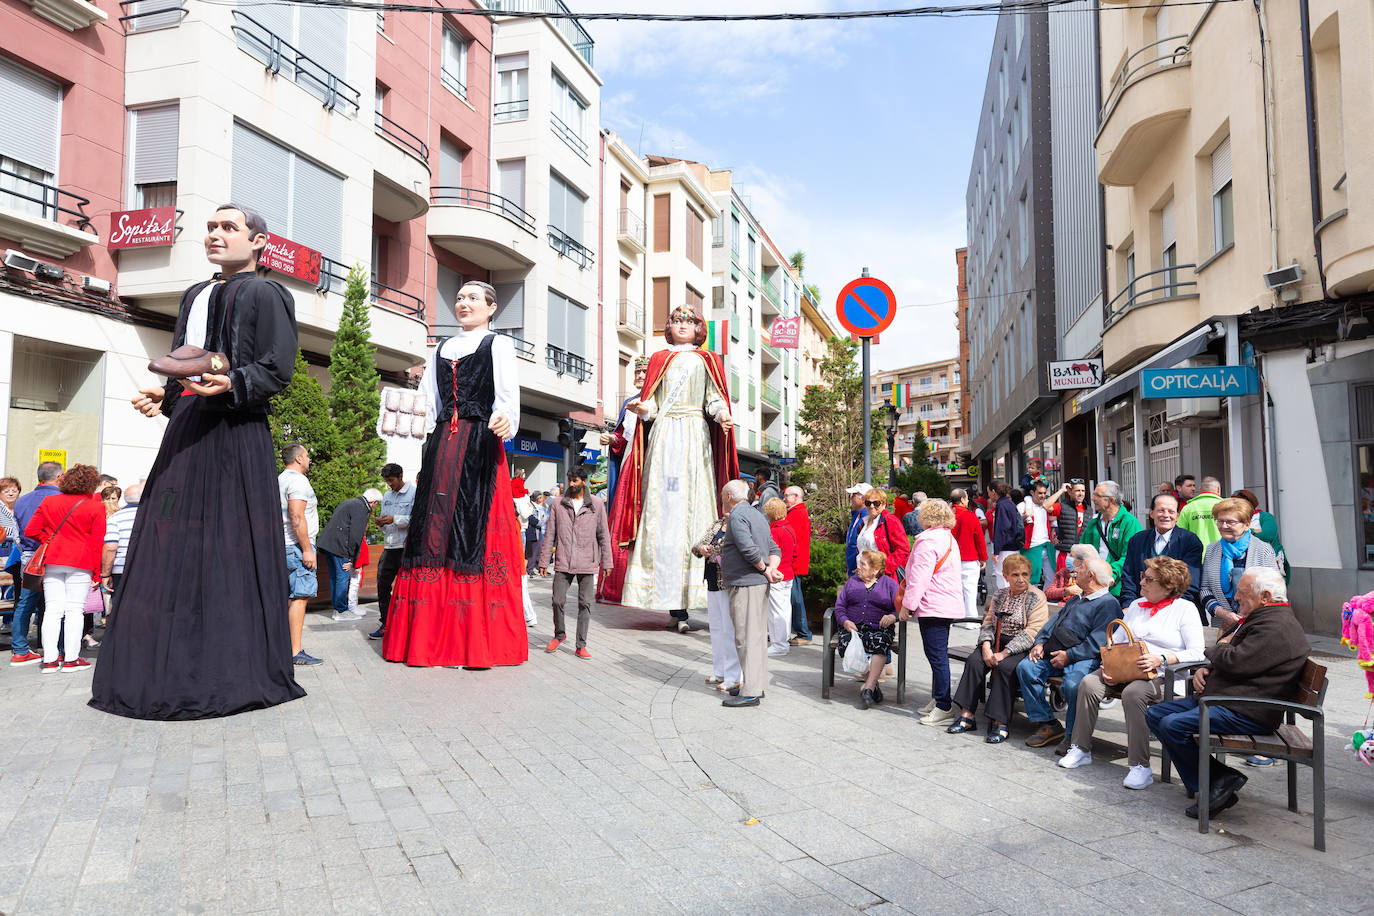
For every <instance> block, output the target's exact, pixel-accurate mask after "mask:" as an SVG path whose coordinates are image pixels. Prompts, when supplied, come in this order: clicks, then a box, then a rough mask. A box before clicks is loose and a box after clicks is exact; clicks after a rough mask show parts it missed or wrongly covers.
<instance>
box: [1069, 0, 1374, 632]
mask: <svg viewBox="0 0 1374 916" xmlns="http://www.w3.org/2000/svg"><path fill="white" fill-rule="evenodd" d="M1260 16H1263V17H1264V18H1263V19H1261V18H1259V17H1260ZM1100 29H1101V43H1102V44H1101V61H1102V69H1101V74H1100V76H1101V95H1102V105H1101V110H1100V112H1099V121H1100V126H1099V129H1098V135H1097V142H1096V157H1097V170H1098V176H1099V177H1100V179H1101V181H1102V183H1103V184H1104V185H1105V186H1106V200H1105V206H1106V241H1107V243H1108V245H1109V246H1110V249H1111V250H1110V252H1109V256H1108V259H1107V280H1108V286H1107V288H1108V290H1109V291H1110V296H1109V297H1108V300H1107V302H1106V305H1105V307H1104V314H1103V319H1104V329H1103V331H1102V334H1101V339H1102V355H1103V358H1104V362H1105V368H1106V371H1107V374H1108V376H1109V377H1108V380H1107V382H1106V384H1105V385H1103V386H1102V387H1101V388H1099V389H1097V390H1096V391H1093V392H1091V393H1086V394H1085V395H1084V396H1082V397H1080V398H1079V404H1080V407H1081V408H1082V409H1083V410H1087V411H1093V412H1095V413H1096V414H1097V417H1098V420H1097V426H1098V428H1099V429H1100V431H1101V440H1102V441H1101V445H1102V448H1101V467H1100V473H1102V474H1104V475H1107V476H1112V477H1116V478H1118V479H1120V480H1121V481H1122V482H1123V484H1124V486H1125V487H1126V490H1127V493H1128V496H1133V497H1134V499H1135V500H1136V501H1137V503H1138V504H1143V503H1144V501H1145V500H1146V499H1147V497H1148V495H1149V494H1150V493H1151V492H1152V491H1153V490H1154V488H1155V486H1156V484H1158V483H1160V482H1162V481H1164V480H1171V479H1172V478H1173V476H1174V475H1175V474H1176V473H1178V472H1180V471H1185V472H1189V473H1193V474H1198V475H1202V474H1209V475H1212V476H1216V477H1218V478H1219V479H1220V480H1221V481H1222V485H1223V489H1224V490H1225V491H1226V492H1228V493H1229V492H1231V491H1233V490H1235V489H1238V488H1241V487H1245V488H1248V489H1250V490H1252V491H1254V492H1255V493H1256V494H1258V495H1259V496H1260V502H1261V505H1262V507H1263V508H1265V509H1267V510H1269V511H1271V512H1273V513H1274V514H1275V515H1276V517H1277V518H1278V519H1279V522H1280V526H1281V529H1282V533H1283V536H1284V538H1285V542H1284V543H1285V547H1286V548H1287V559H1288V562H1289V563H1290V564H1291V566H1292V568H1293V576H1292V582H1291V585H1290V592H1289V594H1290V598H1291V599H1292V602H1293V607H1294V610H1295V612H1296V613H1297V614H1298V616H1299V618H1300V619H1301V620H1302V621H1303V623H1304V625H1306V626H1307V627H1308V628H1310V629H1316V630H1321V631H1326V632H1334V631H1335V629H1336V628H1337V626H1338V618H1339V609H1340V606H1341V604H1342V602H1343V601H1344V600H1345V599H1347V598H1348V597H1349V596H1350V595H1352V594H1355V593H1358V592H1363V591H1367V590H1369V589H1370V588H1371V587H1374V509H1371V506H1374V500H1372V499H1371V497H1370V494H1371V492H1374V491H1372V490H1371V487H1372V486H1374V341H1371V340H1370V339H1368V338H1369V320H1370V311H1371V309H1370V297H1369V293H1370V292H1371V291H1374V157H1371V155H1370V153H1369V152H1368V149H1367V148H1368V144H1367V143H1364V142H1363V141H1364V140H1366V139H1367V138H1368V137H1370V136H1371V134H1374V106H1371V102H1372V101H1374V79H1372V78H1371V77H1370V75H1369V73H1368V72H1367V68H1363V69H1362V68H1361V67H1360V66H1359V65H1358V64H1355V63H1352V61H1358V60H1362V59H1363V58H1364V57H1365V56H1366V55H1365V49H1367V48H1368V47H1369V45H1370V42H1371V39H1374V22H1372V21H1371V14H1370V10H1369V9H1368V7H1367V5H1361V4H1357V3H1350V2H1341V0H1326V2H1305V3H1300V4H1292V5H1287V6H1272V5H1266V6H1264V7H1262V8H1253V7H1244V6H1235V7H1232V6H1231V5H1229V4H1210V5H1205V6H1199V7H1177V6H1165V7H1153V8H1148V9H1147V8H1139V9H1130V8H1125V7H1122V8H1117V7H1116V6H1115V5H1114V4H1104V6H1103V8H1102V12H1101V17H1100ZM1262 36H1263V40H1262ZM1266 77H1267V80H1268V82H1267V84H1266V82H1265V80H1266ZM1147 370H1161V371H1158V372H1155V373H1151V374H1150V375H1149V376H1146V374H1145V373H1146V371H1147ZM1200 378H1203V379H1211V380H1212V381H1214V382H1221V383H1222V384H1220V385H1218V386H1215V387H1209V388H1205V389H1204V388H1184V387H1182V386H1183V385H1186V384H1196V383H1197V380H1198V379H1200ZM1190 380H1192V381H1190ZM1228 392H1230V393H1229V394H1228ZM1168 394H1176V395H1192V396H1187V397H1184V396H1179V397H1167V395H1168ZM1207 395H1226V396H1207Z"/></svg>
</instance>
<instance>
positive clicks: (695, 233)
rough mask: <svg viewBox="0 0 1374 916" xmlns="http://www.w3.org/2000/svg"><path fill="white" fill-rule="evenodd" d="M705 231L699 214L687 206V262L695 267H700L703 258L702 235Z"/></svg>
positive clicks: (703, 245) (702, 219)
mask: <svg viewBox="0 0 1374 916" xmlns="http://www.w3.org/2000/svg"><path fill="white" fill-rule="evenodd" d="M705 230H706V220H705V218H703V217H702V215H701V214H700V213H698V212H697V211H695V210H693V209H692V207H691V205H690V204H689V205H688V206H687V260H689V261H691V262H692V263H693V264H695V265H696V266H697V267H700V266H702V258H703V256H704V251H703V249H704V247H705V241H704V239H703V237H702V236H703V234H704V232H705Z"/></svg>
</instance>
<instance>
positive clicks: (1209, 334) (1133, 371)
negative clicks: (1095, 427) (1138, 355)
mask: <svg viewBox="0 0 1374 916" xmlns="http://www.w3.org/2000/svg"><path fill="white" fill-rule="evenodd" d="M1225 335H1226V329H1225V328H1223V327H1222V326H1221V323H1220V322H1215V323H1213V322H1208V323H1207V324H1204V325H1203V326H1202V327H1200V328H1195V329H1194V330H1193V331H1191V332H1190V333H1188V334H1187V335H1185V336H1183V337H1181V338H1179V339H1178V340H1176V341H1174V342H1173V343H1171V344H1169V346H1167V347H1165V348H1164V349H1162V350H1160V351H1159V352H1158V353H1156V354H1155V355H1154V356H1151V357H1149V358H1148V359H1143V360H1141V361H1140V362H1138V363H1136V364H1135V365H1134V366H1132V367H1131V368H1129V369H1127V370H1126V371H1125V372H1121V373H1118V374H1117V375H1116V377H1115V378H1113V379H1112V380H1111V381H1110V382H1108V383H1107V384H1105V385H1103V386H1102V387H1101V388H1098V389H1097V390H1096V391H1093V392H1091V393H1089V394H1087V395H1084V396H1083V397H1081V398H1079V399H1078V409H1079V411H1085V410H1091V409H1092V408H1094V407H1098V406H1101V405H1103V404H1109V403H1111V402H1112V401H1115V400H1116V399H1117V398H1119V397H1122V396H1123V395H1125V394H1126V393H1127V392H1129V391H1130V390H1131V389H1133V388H1135V387H1136V385H1137V384H1139V382H1140V373H1141V371H1142V370H1145V369H1168V368H1171V367H1173V366H1176V365H1178V364H1179V363H1181V362H1183V361H1184V360H1185V359H1188V358H1189V357H1190V356H1197V355H1198V354H1199V353H1201V352H1202V351H1203V350H1206V349H1207V345H1208V344H1210V343H1211V342H1212V341H1214V340H1216V339H1218V338H1220V337H1224V336H1225Z"/></svg>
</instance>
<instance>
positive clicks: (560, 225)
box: [549, 175, 568, 232]
mask: <svg viewBox="0 0 1374 916" xmlns="http://www.w3.org/2000/svg"><path fill="white" fill-rule="evenodd" d="M567 188H568V186H567V185H566V184H564V183H563V179H561V178H559V177H558V176H557V175H550V176H549V225H550V226H552V227H554V228H555V229H558V230H561V231H563V232H567V231H568V230H567V225H568V218H567V200H568V191H567Z"/></svg>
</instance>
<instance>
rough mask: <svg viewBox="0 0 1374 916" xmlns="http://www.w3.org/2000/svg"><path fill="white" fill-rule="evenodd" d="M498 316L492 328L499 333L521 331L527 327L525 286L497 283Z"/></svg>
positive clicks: (492, 320)
mask: <svg viewBox="0 0 1374 916" xmlns="http://www.w3.org/2000/svg"><path fill="white" fill-rule="evenodd" d="M494 289H495V290H496V304H497V309H496V315H495V317H493V318H492V319H491V326H492V328H493V329H494V330H497V331H519V330H521V329H523V328H524V327H525V284H523V283H497V284H495V286H494Z"/></svg>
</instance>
